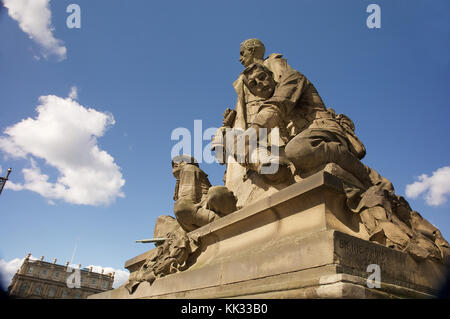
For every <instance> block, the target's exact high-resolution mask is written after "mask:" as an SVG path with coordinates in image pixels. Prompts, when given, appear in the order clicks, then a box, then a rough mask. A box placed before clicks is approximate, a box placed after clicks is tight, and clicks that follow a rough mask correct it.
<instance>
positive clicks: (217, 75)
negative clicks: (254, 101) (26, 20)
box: [0, 0, 450, 269]
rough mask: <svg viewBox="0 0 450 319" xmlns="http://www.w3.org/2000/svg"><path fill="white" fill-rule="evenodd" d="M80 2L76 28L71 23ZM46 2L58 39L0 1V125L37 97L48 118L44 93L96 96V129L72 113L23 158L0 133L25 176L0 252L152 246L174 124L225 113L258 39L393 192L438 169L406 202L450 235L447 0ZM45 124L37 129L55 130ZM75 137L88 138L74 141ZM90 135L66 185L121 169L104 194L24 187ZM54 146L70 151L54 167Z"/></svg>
mask: <svg viewBox="0 0 450 319" xmlns="http://www.w3.org/2000/svg"><path fill="white" fill-rule="evenodd" d="M43 2H46V0H43ZM5 3H6V2H5ZM70 3H76V4H78V5H79V6H80V8H81V28H80V29H69V28H68V27H67V26H66V19H67V17H68V15H69V13H66V7H67V6H68V5H69V4H70ZM370 3H376V4H378V5H379V6H380V8H381V28H380V29H369V28H367V26H366V19H367V17H368V15H369V13H367V12H366V8H367V6H368V5H369V4H370ZM19 9H20V8H19ZM49 9H50V10H51V11H50V12H51V25H52V26H53V28H54V30H53V37H54V39H56V42H51V43H50V44H53V47H50V48H49V46H47V47H45V45H43V44H42V43H39V42H38V41H37V40H36V39H37V38H36V36H34V39H30V37H29V34H27V33H26V32H25V31H24V30H23V29H22V28H21V27H20V25H19V23H18V21H17V20H16V19H13V18H12V17H11V14H9V11H8V9H3V10H2V11H0V43H1V44H0V74H1V77H0V139H1V138H3V139H5V138H6V139H7V138H8V136H9V135H8V134H7V133H6V132H5V130H7V128H11V127H15V126H16V125H18V124H19V123H20V122H21V121H22V120H25V119H30V120H29V121H28V122H27V123H35V124H36V121H37V118H38V115H39V113H38V111H37V110H36V107H37V106H38V105H44V108H43V109H41V113H40V115H42V117H43V116H44V113H45V112H47V113H45V114H47V115H49V114H50V113H51V112H52V110H54V105H53V104H52V103H53V102H51V101H47V102H45V101H44V102H43V100H42V99H41V102H39V98H40V97H46V96H55V98H54V100H55V101H56V102H55V101H54V102H55V103H56V104H58V103H64V101H66V102H67V101H68V102H67V103H69V104H70V105H77V107H78V108H79V109H81V108H82V109H88V108H91V109H93V110H92V112H91V113H93V114H94V115H95V116H97V117H96V119H97V120H98V122H96V123H94V124H95V125H99V127H96V129H97V131H95V130H94V131H95V132H96V133H93V134H91V135H89V132H91V133H92V132H93V131H89V129H91V127H89V129H88V130H87V131H86V130H84V131H83V130H81V131H79V132H78V131H77V130H74V131H72V130H71V128H72V126H68V129H66V130H63V131H62V132H63V133H62V134H61V132H60V133H58V134H59V135H58V138H59V139H58V140H59V141H64V139H67V141H68V144H66V145H65V146H64V145H62V146H61V147H54V145H50V146H48V148H44V151H42V153H40V156H37V155H36V154H37V153H36V152H39V150H37V151H35V152H34V153H33V152H32V151H29V152H28V153H27V154H26V155H23V156H22V157H14V156H12V155H11V153H8V151H7V150H6V149H5V147H6V146H4V147H3V148H1V147H0V167H1V169H2V172H1V175H2V176H4V175H5V174H6V170H7V168H8V167H12V169H13V172H12V173H11V176H10V180H11V183H10V184H14V185H16V188H15V189H17V190H14V189H12V188H6V189H5V190H4V191H3V193H2V195H1V196H0V211H1V217H0V220H1V222H0V243H1V246H0V259H3V261H5V262H9V261H11V260H13V259H15V258H23V257H25V256H26V254H27V252H31V253H32V254H33V255H34V256H36V257H40V256H41V255H44V256H45V259H46V260H52V259H53V258H57V259H58V262H59V263H64V262H65V261H66V260H71V258H72V254H73V251H74V247H75V246H76V247H77V249H76V254H75V257H74V260H73V263H75V264H79V263H80V264H82V265H83V266H85V265H101V266H104V267H113V268H114V269H123V264H124V262H125V261H126V260H127V259H129V258H131V257H134V256H136V255H138V254H140V253H142V252H144V251H146V250H148V249H149V248H151V247H152V246H150V245H142V244H136V243H134V241H135V240H136V239H142V238H148V237H152V235H153V227H154V223H155V220H156V218H157V217H158V216H159V215H162V214H172V208H173V199H172V196H173V191H174V185H175V180H174V178H173V177H172V175H171V165H170V152H171V149H172V147H173V146H174V145H175V144H176V141H171V138H170V137H171V132H172V131H173V130H174V129H175V128H177V127H185V128H187V129H189V130H191V131H193V128H194V120H202V125H203V129H206V128H209V127H217V126H220V124H221V119H222V116H221V114H222V112H223V110H224V109H225V108H226V107H234V104H235V101H236V93H235V92H234V89H233V87H232V85H231V83H232V82H233V81H234V80H235V79H236V77H237V76H238V74H239V73H240V72H241V71H242V66H241V65H240V63H239V60H238V58H239V45H240V43H241V42H242V41H243V40H245V39H247V38H252V37H257V38H259V39H261V40H262V41H263V42H264V44H265V46H266V54H267V55H268V54H270V53H273V52H276V53H282V54H283V55H284V57H286V58H287V59H288V62H289V63H290V65H291V66H292V67H293V68H294V69H297V70H299V71H301V72H302V73H304V74H305V75H306V76H307V77H308V78H309V79H310V80H311V81H312V82H313V83H314V85H315V86H316V88H317V89H318V91H319V94H320V95H321V97H322V98H323V100H324V101H325V103H326V104H327V106H328V107H333V108H334V109H335V110H336V111H337V112H338V113H344V114H346V115H348V116H349V117H350V118H352V119H353V121H354V122H355V124H356V131H357V134H358V135H359V137H360V138H361V140H362V141H363V142H364V144H365V146H366V148H367V156H366V157H365V158H364V160H363V162H364V163H366V164H367V165H369V166H371V167H373V168H375V169H376V170H377V171H379V172H380V173H381V174H382V175H383V176H385V177H387V178H388V179H390V180H391V181H392V182H393V184H394V186H395V188H396V192H397V194H399V195H403V196H405V189H406V186H407V185H409V184H413V183H414V182H419V180H418V176H421V175H422V174H426V175H427V176H428V177H426V176H424V177H423V178H422V180H421V184H416V187H415V190H416V195H418V196H415V198H408V201H409V203H410V204H411V206H412V208H413V209H415V210H417V211H419V212H420V213H421V214H422V215H423V216H424V217H425V218H426V219H428V220H429V221H430V222H432V223H433V224H434V225H436V226H437V227H438V228H440V229H441V231H442V233H443V235H444V237H446V238H447V239H449V238H450V212H449V208H450V205H449V203H448V201H446V197H447V196H448V193H449V192H450V189H449V188H450V186H449V178H448V176H449V175H448V171H447V170H446V169H445V168H446V167H448V166H450V163H449V156H450V150H449V147H448V146H449V142H448V140H449V137H450V136H449V133H448V132H449V131H448V127H449V125H448V120H449V118H450V110H449V108H448V101H450V90H449V89H448V86H449V82H450V81H449V80H450V72H449V69H450V43H449V41H448V40H449V39H450V24H449V22H448V21H450V19H449V18H450V17H449V15H450V3H449V2H448V1H447V0H442V1H441V0H434V1H432V2H430V1H425V0H423V1H417V0H415V1H406V0H395V1H392V0H390V1H382V0H372V1H365V0H360V1H351V0H341V1H335V0H318V1H311V0H302V1H300V0H297V1H278V2H276V4H275V3H274V2H272V1H245V2H243V1H221V2H217V1H215V2H213V1H189V2H186V1H158V2H156V1H145V0H133V1H128V2H124V1H118V0H117V1H116V0H109V1H88V0H70V1H65V0H58V1H55V0H53V1H50V4H49ZM36 19H39V15H38V16H37V17H36ZM33 30H34V31H36V30H37V29H33ZM33 30H32V31H30V32H34V31H33ZM37 31H39V30H37ZM37 31H36V32H37ZM58 41H59V42H58ZM48 43H49V42H47V44H48ZM54 46H56V47H58V48H61V47H65V48H66V56H65V57H64V56H62V55H61V54H60V55H58V54H55V53H54V51H51V49H52V48H54ZM73 88H76V89H73ZM71 90H72V93H73V95H72V97H73V99H70V98H67V97H68V96H69V94H70V92H71ZM75 92H76V94H75ZM45 106H47V108H45ZM52 107H53V108H52ZM44 109H45V110H44ZM77 114H78V113H77ZM91 115H92V114H90V115H86V114H84V113H83V114H81V113H79V114H78V115H76V116H80V118H79V119H80V121H78V122H77V121H75V120H76V119H78V118H76V117H73V119H75V120H74V121H72V122H73V123H72V124H71V125H75V126H76V125H77V123H81V122H82V123H84V124H83V125H86V127H87V126H89V125H90V124H89V123H91V122H90V121H89V120H88V119H90V118H91V117H89V116H91ZM94 115H92V116H94ZM85 116H86V117H85ZM55 118H56V119H61V118H58V117H55ZM63 119H64V121H69V122H70V117H69V118H68V117H67V116H66V117H63ZM84 119H86V121H85V120H84ZM112 119H114V120H112ZM102 121H103V122H102ZM46 123H47V122H46ZM65 123H66V122H64V125H65ZM67 123H68V122H67ZM86 123H88V124H89V125H88V124H86ZM47 124H48V123H47ZM91 124H92V123H91ZM94 124H93V125H94ZM80 125H81V124H80ZM83 125H81V126H83ZM16 127H17V126H16ZM18 127H19V128H18V129H17V131H20V129H22V128H23V127H21V126H18ZM83 127H84V126H83ZM47 128H48V129H49V130H50V128H51V127H50V126H46V125H43V126H38V127H37V128H36V129H37V130H38V132H39V134H41V133H42V134H44V135H45V134H46V133H48V132H46V129H47ZM77 132H78V133H80V134H81V135H82V137H80V138H78V137H79V136H78V135H77V134H78V133H77ZM86 132H87V133H86ZM50 133H51V132H50ZM50 133H49V134H50ZM53 133H55V132H53ZM18 134H19V133H18ZM83 134H84V135H83ZM86 134H88V135H86ZM81 135H80V136H81ZM94 135H95V136H96V138H95V139H92V138H91V137H92V136H94ZM86 136H88V139H87V140H86ZM72 138H75V139H76V140H77V141H81V142H82V141H88V142H89V143H93V144H92V145H91V144H89V143H87V144H89V145H78V144H77V146H73V147H72V145H71V143H70V141H73V139H72ZM207 143H208V141H204V144H203V145H206V144H207ZM30 147H31V146H30ZM95 147H98V148H97V150H98V153H95V154H97V155H92V156H94V157H95V156H97V157H95V159H97V160H99V162H98V163H97V162H96V163H94V164H95V165H94V164H93V165H92V167H88V166H89V163H87V164H86V163H85V164H86V165H87V166H86V165H85V166H84V167H85V168H86V167H88V168H87V169H86V170H83V172H84V174H82V173H81V171H80V172H78V171H77V172H75V173H76V176H75V177H74V176H73V175H72V176H71V179H70V183H74V184H76V185H78V186H80V185H81V186H82V185H86V183H87V185H95V182H96V181H95V180H92V183H91V179H95V176H97V175H96V174H97V173H98V174H100V175H99V176H102V177H103V178H106V179H107V180H108V179H110V180H111V181H112V182H115V184H114V183H113V184H114V185H110V186H109V188H107V190H106V191H105V192H107V194H106V195H105V194H103V193H102V192H101V191H102V189H99V187H92V190H90V191H89V194H86V195H80V194H78V193H77V194H75V195H74V194H73V193H70V192H69V193H70V194H69V193H68V192H65V191H62V193H60V192H53V193H52V189H50V190H49V191H48V192H46V193H44V192H43V191H41V194H39V193H38V192H36V191H30V190H18V189H19V188H20V185H22V186H23V185H25V184H26V181H25V179H24V174H26V173H24V171H23V169H25V170H28V172H34V173H36V172H38V173H40V174H41V175H40V176H42V175H47V176H48V181H47V184H46V185H47V186H48V185H50V188H51V185H54V184H55V183H57V180H58V178H60V177H61V176H62V175H63V174H64V173H67V172H69V171H70V169H71V168H73V167H71V166H70V165H72V164H73V163H77V161H83V160H85V161H88V160H89V158H88V159H87V160H86V158H84V155H83V154H84V152H79V153H77V152H74V154H72V155H70V156H69V155H67V152H69V153H70V151H71V150H72V151H73V150H75V151H76V150H78V149H79V150H81V151H82V150H92V149H93V148H95ZM66 148H67V151H66ZM101 151H104V152H106V153H107V155H108V156H109V157H108V156H107V155H105V153H101ZM50 153H51V154H50ZM33 154H34V155H33ZM55 158H57V159H61V158H62V159H63V160H61V161H60V162H58V163H60V164H61V163H63V162H64V165H66V164H67V163H68V162H70V163H72V164H70V163H69V164H70V165H69V164H67V165H66V166H64V165H63V164H61V165H60V166H58V165H54V163H55V162H57V160H56V159H55ZM83 158H84V159H83ZM102 159H103V160H102ZM52 164H53V165H52ZM97 164H98V166H96V165H97ZM61 167H63V168H64V169H66V170H65V171H62V168H61ZM201 167H202V168H203V169H204V170H205V171H206V172H207V173H208V174H209V177H210V180H211V182H212V184H221V183H222V182H221V179H222V176H223V172H224V167H223V166H220V165H218V164H205V163H204V164H202V165H201ZM442 168H444V169H443V170H441V171H439V172H440V173H436V174H435V175H434V177H432V176H433V173H434V172H437V171H438V169H442ZM72 173H73V172H72ZM103 173H104V174H103ZM441 173H442V174H441ZM102 174H103V175H102ZM77 180H78V181H77ZM79 180H82V181H84V180H86V181H87V182H81V183H80V182H79ZM122 183H124V184H123V186H120V185H121V184H122ZM17 185H19V186H17ZM38 186H39V185H38ZM89 187H90V186H89ZM22 188H23V187H22ZM53 191H54V189H53ZM97 191H98V194H97ZM427 192H428V194H429V197H430V196H431V197H433V196H435V197H434V202H433V199H431V200H430V199H428V201H427V199H426V197H425V196H426V194H427ZM55 194H56V195H55ZM61 194H62V195H61ZM121 194H122V195H121ZM433 194H434V195H433ZM436 194H438V195H439V196H438V195H436ZM72 195H73V196H72ZM52 196H53V197H52ZM83 196H84V197H83ZM96 196H98V197H96ZM436 196H438V197H439V198H438V199H436ZM96 199H97V201H96ZM83 201H85V203H83ZM430 203H432V204H434V205H430Z"/></svg>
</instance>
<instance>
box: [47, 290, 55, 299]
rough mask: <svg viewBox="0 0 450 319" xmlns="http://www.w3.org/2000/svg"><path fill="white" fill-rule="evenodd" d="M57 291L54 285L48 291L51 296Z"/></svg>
mask: <svg viewBox="0 0 450 319" xmlns="http://www.w3.org/2000/svg"><path fill="white" fill-rule="evenodd" d="M55 292H56V289H55V288H53V287H51V288H50V290H49V291H48V296H49V297H50V298H53V297H55Z"/></svg>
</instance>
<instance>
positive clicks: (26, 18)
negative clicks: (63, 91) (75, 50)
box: [3, 0, 67, 60]
mask: <svg viewBox="0 0 450 319" xmlns="http://www.w3.org/2000/svg"><path fill="white" fill-rule="evenodd" d="M3 2H4V5H5V7H6V8H8V14H9V16H10V17H11V18H13V19H14V20H16V21H17V22H18V23H19V27H20V28H21V29H22V31H23V32H25V33H26V34H28V36H29V37H30V39H33V40H34V41H35V42H37V43H38V44H39V45H41V46H42V48H43V49H44V52H43V53H42V54H43V56H44V57H45V58H47V57H48V55H55V56H56V57H57V58H58V59H59V60H63V59H65V58H66V53H67V49H66V47H65V46H64V45H63V44H62V41H61V40H58V39H56V38H55V37H54V36H53V30H54V28H53V26H52V22H51V18H52V13H51V11H50V0H3Z"/></svg>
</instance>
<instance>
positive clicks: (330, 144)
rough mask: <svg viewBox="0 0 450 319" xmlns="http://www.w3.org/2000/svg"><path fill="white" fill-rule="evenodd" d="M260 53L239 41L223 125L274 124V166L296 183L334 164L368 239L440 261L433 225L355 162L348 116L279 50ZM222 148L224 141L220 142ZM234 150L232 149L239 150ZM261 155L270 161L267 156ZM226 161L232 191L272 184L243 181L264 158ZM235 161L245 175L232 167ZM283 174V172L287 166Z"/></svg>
mask: <svg viewBox="0 0 450 319" xmlns="http://www.w3.org/2000/svg"><path fill="white" fill-rule="evenodd" d="M264 51H265V48H264V45H263V43H262V42H261V41H259V40H258V39H249V40H246V41H244V42H243V43H242V45H241V50H240V55H241V58H240V61H241V63H242V64H243V65H244V67H246V68H245V70H244V71H243V72H242V73H241V75H240V76H239V78H238V80H237V81H236V82H235V83H234V87H235V89H236V92H237V94H238V101H237V104H236V110H235V113H236V114H235V115H234V116H233V117H232V119H234V121H231V120H229V119H228V118H227V117H228V116H229V114H230V113H231V111H226V113H225V114H224V116H225V119H224V124H225V123H226V124H227V125H228V126H230V127H232V128H237V129H241V130H249V129H253V130H255V131H258V130H259V129H261V128H265V129H273V128H278V129H279V131H280V139H279V141H278V144H277V146H278V147H280V149H281V150H280V151H279V154H280V155H279V156H278V163H280V164H283V163H286V164H285V165H286V166H290V167H291V172H292V173H293V175H294V179H295V177H297V179H296V180H298V178H301V177H302V176H308V175H309V174H310V173H311V172H315V171H318V170H319V169H323V168H324V167H326V166H327V165H330V164H332V165H335V167H337V168H338V169H337V170H336V169H335V171H337V172H339V173H340V175H341V176H340V177H342V178H343V179H344V180H348V181H350V183H349V186H348V188H347V196H348V201H347V203H348V207H349V211H351V212H353V213H358V214H360V216H361V220H362V221H363V223H364V225H365V226H366V228H367V230H368V232H369V234H370V235H371V237H370V240H372V241H376V242H378V243H381V244H383V245H386V246H388V247H391V248H394V249H397V250H401V251H407V252H409V253H410V254H411V255H412V256H413V257H414V258H416V259H425V258H431V259H434V260H438V261H441V262H442V261H444V260H445V259H447V258H448V257H449V255H450V249H449V248H450V247H449V244H448V242H447V241H445V239H444V238H443V237H442V235H441V234H440V232H439V230H438V229H437V228H436V227H434V226H432V225H431V224H430V223H428V222H427V221H426V220H424V219H423V218H422V217H421V216H420V214H418V213H417V212H415V211H412V209H411V208H410V206H409V204H408V203H407V202H406V200H405V199H404V198H403V197H399V196H397V195H395V193H394V188H393V185H392V184H391V183H390V182H389V180H387V179H386V178H384V177H382V176H380V175H379V174H378V173H377V172H376V171H375V170H374V169H372V168H370V167H368V166H366V165H364V164H363V163H362V162H361V161H360V160H361V159H362V158H363V157H364V156H365V153H366V149H365V147H364V145H363V143H362V142H361V141H360V139H359V138H358V137H357V136H356V134H355V125H354V123H353V121H352V120H351V119H350V118H348V117H347V116H346V115H344V114H339V115H338V114H336V112H335V111H334V110H333V109H331V108H328V109H327V108H326V106H325V104H324V102H323V100H322V99H321V98H320V96H319V94H318V92H317V90H316V88H315V87H314V85H313V84H312V83H311V82H310V81H309V80H308V79H307V78H306V77H305V76H304V75H303V74H301V73H300V72H298V71H295V70H293V69H292V68H291V67H290V66H289V65H288V64H287V62H286V60H285V59H283V58H282V56H281V55H280V54H271V55H270V56H269V57H268V58H267V59H263V57H264ZM231 122H232V123H231ZM225 142H226V140H225ZM231 142H232V143H234V141H231ZM227 147H228V148H227ZM224 149H225V150H227V149H229V146H227V145H225V146H224ZM232 150H233V151H234V152H237V151H238V149H237V148H232ZM245 151H248V149H245ZM242 157H244V158H248V157H251V154H245V155H244V156H237V155H236V154H232V158H242ZM228 159H230V158H228ZM266 160H269V161H270V160H272V161H273V160H274V159H273V158H270V155H269V156H268V157H266ZM230 162H231V163H227V171H228V170H231V171H232V172H231V173H232V174H229V175H227V179H226V180H225V181H226V182H227V181H228V180H229V179H228V178H229V176H232V175H233V174H234V175H235V176H232V178H234V180H233V182H232V183H230V185H227V186H228V187H229V188H230V189H233V188H236V187H237V188H239V186H236V185H239V184H241V185H242V186H244V187H246V188H250V187H253V188H256V189H259V190H261V191H262V192H265V191H266V190H267V188H268V187H270V185H269V184H270V182H271V180H270V179H265V180H263V182H262V183H261V181H259V183H250V184H249V183H247V184H245V183H243V182H242V180H245V179H246V176H247V175H248V170H253V171H254V172H255V173H256V174H260V166H261V164H263V163H260V162H258V161H256V166H255V165H253V166H251V165H248V163H247V162H246V161H243V162H241V163H238V165H236V163H235V162H234V161H230ZM230 164H231V165H230ZM233 165H234V166H233ZM239 165H240V166H242V168H244V169H245V173H244V171H243V170H242V169H241V170H239V169H236V167H237V166H239ZM280 167H281V168H283V166H282V165H281V166H280ZM239 174H240V175H241V176H239ZM236 175H238V177H237V178H236ZM260 175H261V174H260ZM281 176H286V174H285V171H284V172H283V173H282V175H281ZM286 180H287V179H286ZM264 184H265V185H264ZM237 193H238V194H240V192H237ZM238 200H239V196H238ZM248 203H249V201H247V202H246V203H245V204H248ZM245 204H244V205H245Z"/></svg>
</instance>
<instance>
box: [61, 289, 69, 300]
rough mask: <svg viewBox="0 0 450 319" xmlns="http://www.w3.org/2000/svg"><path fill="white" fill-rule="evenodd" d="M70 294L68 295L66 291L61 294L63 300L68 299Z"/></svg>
mask: <svg viewBox="0 0 450 319" xmlns="http://www.w3.org/2000/svg"><path fill="white" fill-rule="evenodd" d="M68 295H69V294H68V293H67V290H64V291H63V292H62V294H61V298H62V299H67V297H68Z"/></svg>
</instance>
